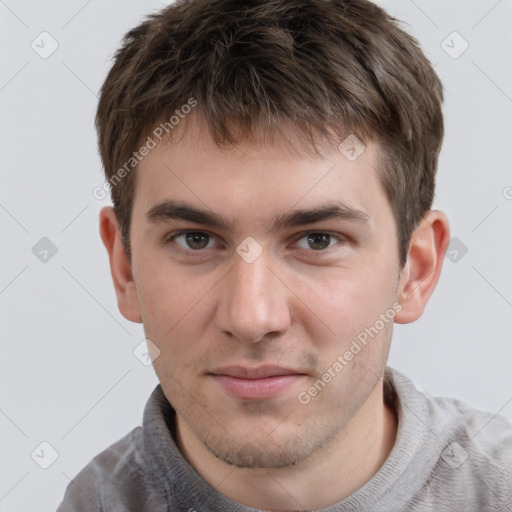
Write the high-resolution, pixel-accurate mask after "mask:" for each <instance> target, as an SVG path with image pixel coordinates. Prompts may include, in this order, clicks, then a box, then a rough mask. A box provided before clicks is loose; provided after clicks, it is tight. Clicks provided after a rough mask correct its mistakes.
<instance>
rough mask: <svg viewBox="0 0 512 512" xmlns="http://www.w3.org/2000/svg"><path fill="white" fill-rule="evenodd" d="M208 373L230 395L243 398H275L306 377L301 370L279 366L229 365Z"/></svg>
mask: <svg viewBox="0 0 512 512" xmlns="http://www.w3.org/2000/svg"><path fill="white" fill-rule="evenodd" d="M208 375H209V376H210V377H212V379H213V380H214V381H215V382H216V383H217V384H218V385H220V387H221V388H222V389H223V390H224V391H225V392H226V393H227V394H228V395H230V396H233V397H235V398H239V399H242V400H265V399H271V398H275V397H277V396H279V395H281V394H283V393H284V392H285V391H286V390H287V389H289V388H290V387H291V386H292V385H293V384H295V383H297V382H298V381H299V380H302V379H303V378H305V377H306V374H305V373H303V372H301V371H300V370H294V369H290V368H283V367H279V366H260V367H258V368H247V367H243V366H228V367H224V368H218V369H216V370H214V371H213V372H211V373H209V374H208Z"/></svg>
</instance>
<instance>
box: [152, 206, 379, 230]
mask: <svg viewBox="0 0 512 512" xmlns="http://www.w3.org/2000/svg"><path fill="white" fill-rule="evenodd" d="M146 219H147V220H148V221H149V222H151V223H153V224H156V223H159V222H166V221H168V220H172V219H176V220H184V221H188V222H195V223H197V224H202V225H204V226H208V227H211V228H217V229H224V230H226V231H230V232H234V231H235V229H234V225H233V223H232V222H231V221H230V220H229V219H227V218H226V217H224V216H223V215H220V214H218V213H215V212H213V211H211V210H207V209H203V208H198V207H196V206H192V205H190V204H188V203H185V202H182V201H173V200H165V201H162V202H160V203H158V204H156V205H155V206H153V207H152V208H151V209H150V210H149V211H148V212H147V213H146ZM330 219H340V220H344V221H347V222H351V223H357V224H361V225H364V224H369V223H370V217H369V216H368V214H366V213H365V212H364V211H362V210H358V209H356V208H353V207H351V206H348V205H347V204H345V203H343V202H341V201H336V202H330V203H325V204H322V205H320V206H318V207H315V208H308V209H298V210H292V211H290V212H286V213H281V214H279V215H277V216H276V217H274V218H273V219H272V221H271V224H270V229H271V231H276V230H278V229H283V228H287V227H288V228H289V227H298V226H303V225H306V224H313V223H315V222H320V221H324V220H330Z"/></svg>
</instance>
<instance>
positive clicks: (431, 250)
mask: <svg viewBox="0 0 512 512" xmlns="http://www.w3.org/2000/svg"><path fill="white" fill-rule="evenodd" d="M449 241H450V227H449V222H448V219H447V217H446V215H445V214H444V213H443V212H441V211H439V210H429V211H428V212H427V213H426V214H425V215H424V216H423V219H422V220H421V221H420V223H419V225H418V226H417V228H416V229H415V230H414V232H413V234H412V236H411V241H410V243H409V251H408V254H407V263H406V265H405V266H404V268H403V270H402V273H401V277H400V283H399V290H398V292H399V297H398V301H399V302H400V304H401V305H402V310H401V311H400V312H399V313H397V314H396V316H395V322H396V323H399V324H407V323H410V322H414V321H415V320H417V319H418V318H419V317H420V316H421V315H422V314H423V311H424V309H425V306H426V305H427V302H428V300H429V299H430V296H431V295H432V293H433V292H434V289H435V287H436V285H437V282H438V280H439V276H440V275H441V268H442V266H443V261H444V254H445V252H446V248H447V247H448V243H449Z"/></svg>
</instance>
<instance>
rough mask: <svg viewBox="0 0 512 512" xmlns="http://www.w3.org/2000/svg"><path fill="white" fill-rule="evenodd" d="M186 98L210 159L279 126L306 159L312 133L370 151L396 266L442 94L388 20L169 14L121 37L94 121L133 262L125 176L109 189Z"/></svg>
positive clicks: (213, 2)
mask: <svg viewBox="0 0 512 512" xmlns="http://www.w3.org/2000/svg"><path fill="white" fill-rule="evenodd" d="M190 98H194V101H196V104H197V106H196V107H195V109H196V111H198V112H200V114H201V116H202V118H203V119H204V122H205V125H206V128H207V129H208V131H209V133H210V135H211V136H212V138H213V140H214V141H215V143H216V144H217V145H218V146H219V147H221V146H233V145H235V144H237V143H240V142H243V141H252V140H255V137H257V134H258V133H260V134H261V133H262V132H264V133H265V134H266V136H269V135H270V136H271V137H272V136H274V135H275V134H279V135H280V136H282V137H284V138H285V139H286V133H285V130H284V129H283V127H284V126H285V125H286V124H289V123H293V125H294V126H296V127H297V128H298V129H299V132H300V133H301V134H302V135H303V136H304V139H305V140H307V141H309V142H310V147H313V148H315V150H316V145H315V140H314V137H313V133H317V134H320V135H321V136H322V137H324V140H328V141H335V140H336V141H337V142H338V143H339V142H341V141H342V140H343V139H344V138H345V137H346V136H347V135H348V134H355V135H356V136H357V137H358V138H359V139H360V140H361V141H363V142H365V141H367V140H377V141H378V142H379V143H380V148H381V155H380V163H379V169H378V171H379V175H380V179H381V182H382V184H383V186H384V189H385V192H386V194H387V197H388V200H389V202H390V204H391V207H392V209H393V213H394V216H395V221H396V226H397V235H398V240H399V246H398V254H399V259H400V263H401V265H403V264H405V261H406V256H407V251H408V245H409V242H410V237H411V234H412V232H413V230H414V229H415V227H416V226H417V224H418V222H419V221H420V220H421V218H422V217H423V215H424V213H425V212H426V211H427V210H429V209H430V208H431V205H432V201H433V197H434V189H435V174H436V170H437V160H438V155H439V151H440V149H441V144H442V139H443V132H444V125H443V115H442V109H441V105H442V102H443V88H442V84H441V81H440V79H439V77H438V76H437V74H436V73H435V71H434V70H433V68H432V66H431V64H430V62H429V61H428V59H427V58H426V57H425V55H424V54H423V52H422V51H421V49H420V47H419V44H418V42H417V41H416V40H415V39H414V38H413V37H412V36H410V35H409V34H407V33H406V32H404V31H403V30H402V29H401V28H399V21H398V20H396V19H395V18H393V17H391V16H390V15H389V14H387V13H386V12H385V11H384V10H383V9H381V8H380V7H379V6H377V5H375V4H374V3H372V2H370V1H366V0H268V1H267V0H250V1H249V0H248V1H244V2H241V1H236V0H178V1H177V2H176V3H173V4H171V5H169V6H168V7H166V8H165V9H163V10H161V11H160V12H158V13H155V14H151V15H149V16H148V17H147V18H146V19H145V20H144V21H143V22H142V23H141V24H140V25H139V26H137V27H136V28H134V29H132V30H130V31H129V32H128V33H127V34H126V35H125V37H124V39H123V43H122V46H121V48H120V49H119V50H118V51H117V52H116V54H115V56H114V64H113V67H112V69H111V70H110V72H109V73H108V76H107V78H106V80H105V83H104V84H103V87H102V89H101V96H100V100H99V104H98V110H97V114H96V128H97V131H98V143H99V150H100V155H101V159H102V162H103V166H104V170H105V176H106V178H107V180H109V181H110V183H111V184H112V185H113V186H112V188H111V195H112V201H113V204H114V210H115V213H116V218H117V220H118V222H119V225H120V229H121V234H122V239H123V244H124V248H125V250H126V253H127V254H128V256H129V257H130V256H131V252H130V237H129V233H130V220H131V211H132V204H133V197H134V187H135V173H134V172H123V173H122V174H123V177H122V179H118V180H117V181H116V182H113V181H112V180H113V178H116V176H115V175H116V172H117V170H121V167H122V166H123V164H126V162H127V161H129V160H130V158H133V152H134V151H135V150H136V149H137V148H138V147H139V146H140V144H141V141H143V140H145V138H146V137H150V135H151V133H152V131H153V130H154V129H155V126H157V125H158V124H159V123H163V122H165V120H168V119H169V118H170V116H171V115H172V114H173V113H174V112H175V111H176V110H177V109H180V107H181V106H182V105H185V104H187V102H189V101H190ZM182 117H183V116H182ZM184 121H186V117H185V119H184ZM167 124H169V123H167ZM167 131H168V132H169V133H168V138H171V135H172V131H171V130H167ZM134 168H135V167H134ZM125 169H126V165H125ZM117 178H119V174H118V175H117Z"/></svg>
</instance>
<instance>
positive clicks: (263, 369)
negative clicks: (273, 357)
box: [210, 365, 304, 379]
mask: <svg viewBox="0 0 512 512" xmlns="http://www.w3.org/2000/svg"><path fill="white" fill-rule="evenodd" d="M210 373H211V374H213V375H227V376H229V377H237V378H239V379H264V378H265V377H276V376H278V375H304V373H303V372H300V371H298V370H293V369H290V368H283V367H281V366H272V365H270V366H259V367H257V368H247V367H245V366H224V367H223V368H217V369H216V370H213V371H212V372H210Z"/></svg>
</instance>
